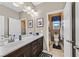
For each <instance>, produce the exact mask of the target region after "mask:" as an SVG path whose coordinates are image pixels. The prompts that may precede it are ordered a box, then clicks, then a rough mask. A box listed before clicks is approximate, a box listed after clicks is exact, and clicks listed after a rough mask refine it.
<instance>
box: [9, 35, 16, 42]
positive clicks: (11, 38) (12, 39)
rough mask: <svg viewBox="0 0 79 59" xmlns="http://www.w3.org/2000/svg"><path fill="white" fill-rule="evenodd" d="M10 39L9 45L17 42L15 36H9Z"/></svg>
mask: <svg viewBox="0 0 79 59" xmlns="http://www.w3.org/2000/svg"><path fill="white" fill-rule="evenodd" d="M9 37H10V38H9V40H8V43H10V42H14V41H15V39H14V38H15V35H11V36H9Z"/></svg>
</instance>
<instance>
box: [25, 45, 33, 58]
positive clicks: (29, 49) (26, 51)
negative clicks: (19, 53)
mask: <svg viewBox="0 0 79 59" xmlns="http://www.w3.org/2000/svg"><path fill="white" fill-rule="evenodd" d="M31 50H32V49H31V44H28V45H26V47H25V52H24V57H31V56H32V51H31Z"/></svg>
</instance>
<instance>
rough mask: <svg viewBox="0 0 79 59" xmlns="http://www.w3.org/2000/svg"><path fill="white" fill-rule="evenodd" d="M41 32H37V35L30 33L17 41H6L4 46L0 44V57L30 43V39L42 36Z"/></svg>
mask: <svg viewBox="0 0 79 59" xmlns="http://www.w3.org/2000/svg"><path fill="white" fill-rule="evenodd" d="M42 36H43V34H39V35H36V36H34V35H31V36H28V37H24V38H22V40H21V41H17V42H12V43H8V44H6V45H4V46H0V57H3V56H5V55H7V54H9V53H11V52H13V51H15V50H17V49H19V48H21V47H22V46H24V45H26V44H29V43H31V42H32V41H34V40H36V39H38V38H40V37H42Z"/></svg>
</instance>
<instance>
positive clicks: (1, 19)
mask: <svg viewBox="0 0 79 59" xmlns="http://www.w3.org/2000/svg"><path fill="white" fill-rule="evenodd" d="M2 35H4V16H1V15H0V41H1V40H2V39H1V38H2Z"/></svg>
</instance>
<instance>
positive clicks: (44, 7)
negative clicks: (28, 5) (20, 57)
mask: <svg viewBox="0 0 79 59" xmlns="http://www.w3.org/2000/svg"><path fill="white" fill-rule="evenodd" d="M64 6H65V3H63V2H60V3H58V2H49V3H47V2H46V3H42V4H39V5H38V6H36V9H37V10H38V12H39V16H38V17H37V18H44V27H39V28H37V22H36V21H37V19H33V18H32V17H31V16H30V15H28V14H26V13H21V14H20V18H26V20H31V19H32V20H33V25H34V26H33V28H27V30H26V31H27V32H30V31H33V32H43V33H44V50H47V47H46V44H47V43H46V42H47V26H48V25H47V13H49V12H53V11H55V10H61V9H64Z"/></svg>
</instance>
